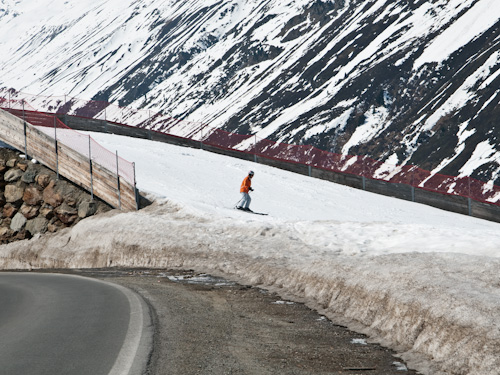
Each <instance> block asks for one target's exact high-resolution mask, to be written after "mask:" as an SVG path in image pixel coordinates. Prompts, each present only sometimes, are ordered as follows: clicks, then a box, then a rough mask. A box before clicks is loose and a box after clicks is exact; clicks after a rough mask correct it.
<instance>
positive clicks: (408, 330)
mask: <svg viewBox="0 0 500 375" xmlns="http://www.w3.org/2000/svg"><path fill="white" fill-rule="evenodd" d="M214 220H215V221H216V222H215V223H214ZM338 225H340V223H339V224H338ZM110 228H112V229H111V230H110ZM300 237H301V236H300V234H299V233H297V231H295V230H294V229H293V228H292V227H290V226H286V225H280V224H266V225H263V224H262V223H261V222H248V221H245V220H239V221H238V220H233V219H231V218H215V219H214V218H213V217H206V216H198V215H194V214H193V213H192V212H191V210H189V209H185V208H183V207H182V206H179V205H176V204H173V203H169V202H168V201H167V202H158V203H155V204H154V205H153V206H151V207H149V208H147V209H145V210H143V211H140V212H131V213H118V212H114V213H109V214H106V215H104V216H102V217H94V218H90V219H86V220H84V221H82V222H80V223H79V224H77V225H76V226H75V227H74V228H72V229H71V230H67V231H64V232H62V233H60V234H56V235H50V236H43V237H40V238H37V239H32V240H30V241H23V242H17V243H12V244H9V245H6V246H2V247H0V262H1V263H2V265H3V268H21V269H23V268H31V267H34V268H38V267H69V268H87V267H110V266H124V267H154V268H157V267H158V268H184V269H196V270H199V271H203V272H211V273H213V274H215V275H221V276H225V277H229V278H231V279H235V280H238V281H240V282H243V283H248V284H251V285H256V286H261V287H264V288H268V289H271V290H274V291H277V292H279V293H280V294H281V295H283V296H286V297H288V298H291V299H293V300H297V301H303V302H305V303H307V304H308V305H309V306H311V307H313V308H316V309H318V310H319V311H320V312H322V313H324V314H325V315H327V316H328V317H330V318H332V319H333V320H335V321H336V322H339V323H342V324H345V325H347V326H349V327H350V328H352V329H355V330H357V331H360V332H363V333H366V334H368V335H369V336H370V337H371V338H372V340H374V341H378V342H380V343H382V344H383V345H386V346H389V347H392V348H394V349H396V350H397V351H398V352H399V353H401V356H402V358H404V359H405V360H407V361H408V362H409V363H410V365H411V366H413V367H416V368H418V369H420V370H421V371H422V372H424V373H427V374H439V373H441V372H440V371H444V370H446V371H448V372H447V373H452V374H478V375H479V374H481V375H487V374H497V373H498V372H497V370H498V368H499V366H500V356H499V349H498V347H499V346H498V344H499V343H500V332H499V329H498V323H499V322H500V305H499V303H498V301H499V300H500V289H499V285H500V284H499V276H498V269H499V266H500V260H498V259H492V258H487V257H478V256H470V255H464V254H451V253H432V254H426V253H406V254H387V255H382V256H366V257H359V256H349V255H338V254H336V253H332V252H328V251H326V250H325V248H324V247H321V246H314V245H308V244H306V243H304V241H302V240H301V238H300ZM443 373H444V372H443Z"/></svg>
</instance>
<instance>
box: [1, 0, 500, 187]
mask: <svg viewBox="0 0 500 375" xmlns="http://www.w3.org/2000/svg"><path fill="white" fill-rule="evenodd" d="M0 4H1V8H2V9H0V49H1V50H2V54H0V70H1V72H2V74H1V75H0V87H3V88H4V89H6V88H14V89H16V90H21V91H24V92H29V93H33V94H41V95H49V96H52V95H61V96H62V95H71V96H74V97H81V98H88V99H90V98H93V99H96V100H104V101H111V102H116V103H119V104H120V105H130V106H133V107H136V108H145V109H150V110H151V111H154V112H157V111H162V112H163V113H166V114H168V115H169V116H173V117H176V118H180V119H185V120H189V121H193V122H204V123H207V124H209V125H210V126H214V127H222V128H224V129H226V130H231V131H236V132H240V133H255V134H257V136H258V137H261V138H270V139H272V140H276V141H281V142H287V143H303V144H312V145H315V146H317V147H319V148H322V149H326V150H329V151H334V152H342V153H349V154H365V155H368V156H371V157H373V158H376V159H380V160H384V161H388V162H390V163H393V164H407V163H411V164H416V165H418V166H420V167H422V168H424V169H429V170H433V171H434V172H436V173H437V172H440V173H444V174H451V175H460V176H466V175H471V176H473V177H476V178H478V179H481V180H483V181H491V182H494V183H496V184H499V183H500V182H499V181H500V164H499V160H500V138H499V136H500V129H499V125H498V124H497V123H496V118H497V117H498V114H499V112H500V107H499V105H498V103H499V100H500V98H499V97H498V93H499V90H500V89H499V82H500V78H499V75H500V70H499V67H500V64H499V62H500V48H499V45H500V39H499V36H498V32H499V25H500V23H499V22H498V20H499V18H500V3H499V2H498V1H494V0H429V1H422V0H398V1H394V0H315V1H310V0H286V1H282V0H280V1H278V0H232V1H215V0H207V1H203V2H200V1H189V0H171V1H159V0H147V1H146V0H143V1H130V0H128V1H118V0H106V1H101V2H99V3H98V4H96V3H95V2H91V1H89V0H81V1H78V2H76V1H74V0H38V1H36V2H35V1H34V0H25V1H22V2H19V1H14V0H0ZM3 92H4V94H5V90H4V91H3ZM40 104H43V103H40ZM45 104H46V105H47V103H45ZM60 104H61V103H60ZM51 105H54V103H51ZM76 110H77V108H73V111H76ZM188 124H189V123H188ZM184 125H185V124H184ZM153 127H155V128H159V127H161V124H159V123H157V124H156V125H153Z"/></svg>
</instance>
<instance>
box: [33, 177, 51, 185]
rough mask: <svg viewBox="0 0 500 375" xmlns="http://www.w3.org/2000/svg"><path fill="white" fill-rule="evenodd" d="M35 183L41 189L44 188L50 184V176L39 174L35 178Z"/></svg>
mask: <svg viewBox="0 0 500 375" xmlns="http://www.w3.org/2000/svg"><path fill="white" fill-rule="evenodd" d="M35 181H36V183H37V184H38V185H40V186H41V187H42V188H46V187H47V186H48V185H49V183H50V176H49V175H48V174H39V175H38V176H36V177H35Z"/></svg>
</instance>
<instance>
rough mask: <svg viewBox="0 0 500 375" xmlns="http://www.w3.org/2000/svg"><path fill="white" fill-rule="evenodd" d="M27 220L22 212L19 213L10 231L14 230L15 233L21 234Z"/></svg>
mask: <svg viewBox="0 0 500 375" xmlns="http://www.w3.org/2000/svg"><path fill="white" fill-rule="evenodd" d="M26 221H27V220H26V218H25V217H24V215H23V214H22V213H20V212H18V213H17V214H16V215H15V216H14V217H13V218H12V221H11V223H10V229H12V230H13V231H14V232H19V231H20V230H21V229H23V227H24V225H25V224H26Z"/></svg>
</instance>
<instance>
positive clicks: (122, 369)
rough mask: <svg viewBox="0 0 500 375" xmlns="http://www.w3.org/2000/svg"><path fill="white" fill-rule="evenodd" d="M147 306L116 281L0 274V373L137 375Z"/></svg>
mask: <svg viewBox="0 0 500 375" xmlns="http://www.w3.org/2000/svg"><path fill="white" fill-rule="evenodd" d="M151 345H152V326H151V320H150V315H149V311H148V308H147V306H146V304H145V303H144V302H143V301H142V299H140V298H139V297H138V296H137V295H136V294H135V293H133V292H132V291H130V290H128V289H126V288H124V287H121V286H119V285H114V284H110V283H107V282H103V281H99V280H95V279H91V278H84V277H78V276H72V275H61V274H38V273H0V374H1V375H20V374H23V375H30V374H36V375H44V374H50V375H53V374H65V375H73V374H75V375H76V374H78V375H80V374H81V375H85V374H88V375H99V374H107V375H108V374H112V375H118V374H120V375H122V374H142V373H143V372H144V369H145V368H146V364H147V361H148V357H149V355H150V352H151Z"/></svg>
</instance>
